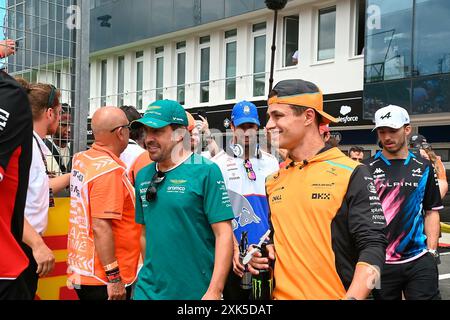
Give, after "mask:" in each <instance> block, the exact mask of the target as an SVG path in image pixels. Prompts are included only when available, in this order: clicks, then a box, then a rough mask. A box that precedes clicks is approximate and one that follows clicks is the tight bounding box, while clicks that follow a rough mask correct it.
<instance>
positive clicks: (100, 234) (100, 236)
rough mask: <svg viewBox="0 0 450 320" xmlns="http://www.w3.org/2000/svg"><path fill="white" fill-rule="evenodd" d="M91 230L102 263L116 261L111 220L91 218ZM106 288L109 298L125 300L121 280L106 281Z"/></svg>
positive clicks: (105, 264)
mask: <svg viewBox="0 0 450 320" xmlns="http://www.w3.org/2000/svg"><path fill="white" fill-rule="evenodd" d="M92 230H93V232H94V245H95V251H96V252H97V255H98V258H99V259H100V262H101V263H102V265H103V266H107V265H109V264H112V263H113V262H115V261H117V259H116V255H115V245H114V234H113V229H112V222H111V220H108V219H98V218H92ZM107 290H108V299H109V300H125V298H126V290H125V285H124V284H123V282H122V281H119V282H115V283H108V285H107Z"/></svg>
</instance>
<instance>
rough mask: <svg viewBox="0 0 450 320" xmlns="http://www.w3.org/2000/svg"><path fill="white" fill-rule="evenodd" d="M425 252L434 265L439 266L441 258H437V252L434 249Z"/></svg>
mask: <svg viewBox="0 0 450 320" xmlns="http://www.w3.org/2000/svg"><path fill="white" fill-rule="evenodd" d="M427 251H428V253H429V254H431V256H432V257H433V258H434V260H435V261H436V264H441V258H440V257H439V252H438V251H437V250H436V249H428V250H427Z"/></svg>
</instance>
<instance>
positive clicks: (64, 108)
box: [61, 103, 70, 114]
mask: <svg viewBox="0 0 450 320" xmlns="http://www.w3.org/2000/svg"><path fill="white" fill-rule="evenodd" d="M69 112H70V105H69V104H68V103H61V113H63V114H64V113H69Z"/></svg>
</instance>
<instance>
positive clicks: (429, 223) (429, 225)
mask: <svg viewBox="0 0 450 320" xmlns="http://www.w3.org/2000/svg"><path fill="white" fill-rule="evenodd" d="M424 232H425V235H426V236H427V248H428V249H433V250H437V248H438V242H439V235H440V232H441V223H440V218H439V212H438V211H433V210H427V211H426V213H425V218H424Z"/></svg>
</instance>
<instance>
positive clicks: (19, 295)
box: [0, 274, 30, 300]
mask: <svg viewBox="0 0 450 320" xmlns="http://www.w3.org/2000/svg"><path fill="white" fill-rule="evenodd" d="M0 300H30V295H29V291H28V286H27V282H26V280H25V277H24V276H23V274H22V275H20V276H19V277H18V278H17V279H15V280H0Z"/></svg>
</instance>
